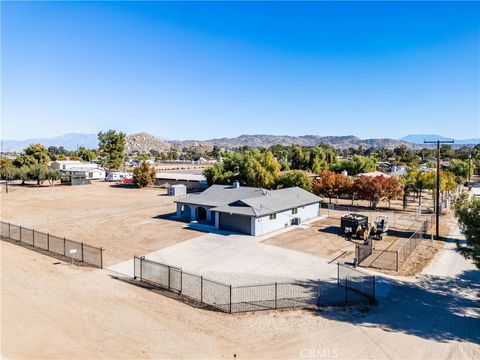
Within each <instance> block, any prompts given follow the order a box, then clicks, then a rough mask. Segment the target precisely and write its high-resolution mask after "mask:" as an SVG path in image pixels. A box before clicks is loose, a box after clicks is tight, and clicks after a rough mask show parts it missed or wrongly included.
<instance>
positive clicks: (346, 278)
mask: <svg viewBox="0 0 480 360" xmlns="http://www.w3.org/2000/svg"><path fill="white" fill-rule="evenodd" d="M345 305H347V306H348V276H345Z"/></svg>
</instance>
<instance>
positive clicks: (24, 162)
mask: <svg viewBox="0 0 480 360" xmlns="http://www.w3.org/2000/svg"><path fill="white" fill-rule="evenodd" d="M34 164H37V161H36V160H35V158H34V157H33V156H31V155H26V154H18V155H17V157H16V158H15V160H13V165H14V166H15V167H17V168H20V167H22V166H31V165H34Z"/></svg>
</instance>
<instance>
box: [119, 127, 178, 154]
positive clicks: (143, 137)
mask: <svg viewBox="0 0 480 360" xmlns="http://www.w3.org/2000/svg"><path fill="white" fill-rule="evenodd" d="M170 147H171V146H170V144H169V143H167V142H165V141H163V140H161V139H159V138H157V137H155V136H153V135H151V134H148V133H145V132H142V133H138V134H132V135H128V136H127V140H126V152H127V153H132V152H139V153H146V152H149V151H150V150H156V151H159V152H162V151H168V150H169V149H170Z"/></svg>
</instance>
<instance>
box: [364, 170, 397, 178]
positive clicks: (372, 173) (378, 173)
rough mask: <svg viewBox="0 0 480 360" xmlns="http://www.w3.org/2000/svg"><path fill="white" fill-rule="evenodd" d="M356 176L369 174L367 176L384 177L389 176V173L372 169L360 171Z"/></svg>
mask: <svg viewBox="0 0 480 360" xmlns="http://www.w3.org/2000/svg"><path fill="white" fill-rule="evenodd" d="M357 176H369V177H376V176H385V177H389V176H390V175H388V174H385V173H383V172H381V171H372V172H368V173H360V174H358V175H357Z"/></svg>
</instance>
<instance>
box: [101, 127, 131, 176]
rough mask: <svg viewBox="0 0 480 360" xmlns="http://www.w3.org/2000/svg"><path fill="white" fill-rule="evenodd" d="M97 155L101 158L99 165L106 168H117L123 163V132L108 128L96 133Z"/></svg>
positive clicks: (108, 169) (109, 169)
mask: <svg viewBox="0 0 480 360" xmlns="http://www.w3.org/2000/svg"><path fill="white" fill-rule="evenodd" d="M98 141H99V143H98V155H99V157H100V158H101V161H100V163H101V165H102V166H103V167H104V168H105V169H107V171H108V172H110V171H111V170H118V169H120V167H121V166H122V165H123V159H124V158H125V134H124V133H123V132H118V133H117V132H116V131H115V130H109V131H107V132H102V131H100V132H99V133H98Z"/></svg>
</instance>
